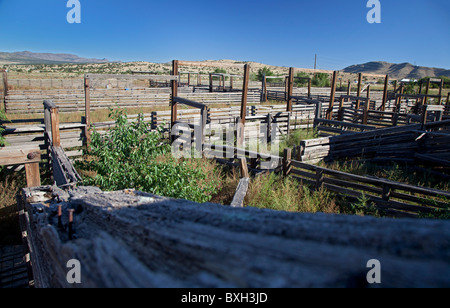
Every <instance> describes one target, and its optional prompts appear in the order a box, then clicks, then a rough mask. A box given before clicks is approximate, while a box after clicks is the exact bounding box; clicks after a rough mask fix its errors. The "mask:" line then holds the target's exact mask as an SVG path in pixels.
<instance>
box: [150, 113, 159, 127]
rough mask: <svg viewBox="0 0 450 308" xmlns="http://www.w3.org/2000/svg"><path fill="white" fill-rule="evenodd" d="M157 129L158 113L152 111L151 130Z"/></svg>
mask: <svg viewBox="0 0 450 308" xmlns="http://www.w3.org/2000/svg"><path fill="white" fill-rule="evenodd" d="M157 128H158V112H156V111H152V123H151V129H152V130H153V129H157Z"/></svg>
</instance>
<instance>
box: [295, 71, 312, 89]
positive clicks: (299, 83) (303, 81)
mask: <svg viewBox="0 0 450 308" xmlns="http://www.w3.org/2000/svg"><path fill="white" fill-rule="evenodd" d="M295 77H298V78H310V76H309V74H308V73H305V72H299V73H297V75H296V76H295ZM294 83H295V86H297V87H303V86H306V85H308V80H306V79H295V81H294Z"/></svg>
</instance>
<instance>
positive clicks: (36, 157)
mask: <svg viewBox="0 0 450 308" xmlns="http://www.w3.org/2000/svg"><path fill="white" fill-rule="evenodd" d="M40 161H41V151H40V149H39V147H36V146H32V147H26V146H23V145H21V146H15V147H2V148H0V166H11V165H23V164H31V163H39V162H40Z"/></svg>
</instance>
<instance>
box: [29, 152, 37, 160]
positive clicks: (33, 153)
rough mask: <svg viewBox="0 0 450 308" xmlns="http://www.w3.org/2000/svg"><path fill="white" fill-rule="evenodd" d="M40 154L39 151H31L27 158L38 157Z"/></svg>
mask: <svg viewBox="0 0 450 308" xmlns="http://www.w3.org/2000/svg"><path fill="white" fill-rule="evenodd" d="M38 155H39V153H37V152H32V153H29V154H28V155H27V158H28V159H35V158H36V157H38Z"/></svg>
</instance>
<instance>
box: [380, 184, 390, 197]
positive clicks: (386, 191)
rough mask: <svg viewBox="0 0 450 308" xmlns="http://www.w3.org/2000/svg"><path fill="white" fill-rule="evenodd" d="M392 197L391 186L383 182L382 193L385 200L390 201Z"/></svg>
mask: <svg viewBox="0 0 450 308" xmlns="http://www.w3.org/2000/svg"><path fill="white" fill-rule="evenodd" d="M390 197H391V187H390V186H389V185H387V184H383V194H382V198H383V201H389V199H390Z"/></svg>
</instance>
